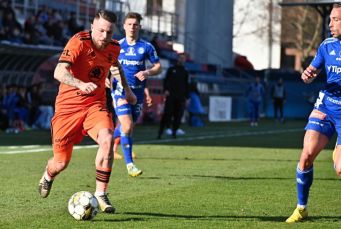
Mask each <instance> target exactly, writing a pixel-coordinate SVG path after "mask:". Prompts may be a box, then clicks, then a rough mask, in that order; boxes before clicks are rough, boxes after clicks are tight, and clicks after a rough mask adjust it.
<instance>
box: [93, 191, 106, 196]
mask: <svg viewBox="0 0 341 229" xmlns="http://www.w3.org/2000/svg"><path fill="white" fill-rule="evenodd" d="M104 194H105V192H103V191H102V192H99V191H96V192H95V196H103V195H104Z"/></svg>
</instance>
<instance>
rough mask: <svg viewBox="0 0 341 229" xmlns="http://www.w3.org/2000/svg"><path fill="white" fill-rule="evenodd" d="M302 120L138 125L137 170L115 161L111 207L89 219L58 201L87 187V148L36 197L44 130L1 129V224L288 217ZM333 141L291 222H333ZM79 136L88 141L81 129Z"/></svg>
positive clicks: (250, 222)
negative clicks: (162, 128) (300, 214)
mask: <svg viewBox="0 0 341 229" xmlns="http://www.w3.org/2000/svg"><path fill="white" fill-rule="evenodd" d="M304 125H305V120H290V121H288V122H287V123H286V124H285V125H282V124H274V123H273V121H271V120H264V121H262V122H261V125H260V126H259V127H257V128H251V127H249V125H248V123H246V122H238V123H237V122H236V123H214V124H207V125H206V126H205V127H204V128H190V127H186V126H184V129H185V131H186V135H184V136H180V137H178V139H176V140H173V139H171V138H170V137H167V136H164V138H163V140H161V141H157V140H155V137H156V133H157V126H153V125H151V126H138V127H137V129H136V132H135V139H136V140H135V142H136V145H135V148H134V151H135V152H136V153H137V155H138V159H137V160H136V164H137V166H138V167H139V168H141V169H142V170H143V171H144V173H143V175H142V176H141V177H138V178H130V177H128V175H127V172H126V169H125V165H124V162H123V161H116V162H115V166H114V168H113V173H112V176H111V180H110V186H109V193H110V194H109V197H110V199H111V201H112V203H113V204H114V206H115V207H116V208H117V213H116V214H114V215H108V214H103V213H100V214H98V215H97V216H96V217H95V218H94V220H93V221H88V222H78V221H76V220H74V219H73V218H72V217H71V216H70V215H69V214H68V212H67V201H68V199H69V197H70V196H71V195H72V194H73V193H75V192H77V191H81V190H84V191H90V192H93V191H94V189H95V168H94V159H95V152H96V148H82V149H77V150H75V151H74V155H73V158H72V161H71V163H70V165H69V167H68V169H67V170H65V171H64V172H63V173H61V174H60V175H59V176H58V177H57V179H56V181H55V182H54V184H53V188H52V191H51V194H50V196H49V197H48V198H47V199H42V198H40V197H39V195H38V192H37V185H38V182H39V179H40V177H41V175H42V172H43V169H44V166H45V163H46V160H47V159H48V158H49V157H50V156H51V155H52V151H51V150H49V147H50V145H49V144H50V139H49V138H50V136H49V132H44V131H27V132H24V133H22V134H18V135H15V134H4V133H3V132H2V133H0V146H1V147H0V161H1V163H0V171H1V176H0V184H1V185H0V194H1V201H0V209H1V211H0V219H1V220H0V228H90V227H91V228H289V227H292V226H289V225H287V224H286V223H284V221H285V219H286V218H287V217H288V216H289V215H290V214H291V213H292V211H293V210H294V208H295V204H296V188H295V185H296V184H295V168H296V164H297V161H298V158H299V154H300V151H301V146H302V138H303V134H304V131H303V128H304ZM214 136H216V137H214ZM334 142H335V139H333V141H331V143H330V145H329V146H328V148H327V149H326V150H324V151H323V152H322V153H321V154H320V156H319V157H318V159H317V160H316V162H315V164H314V166H315V168H314V169H315V174H314V176H315V180H314V184H313V186H312V189H311V193H310V199H309V215H310V216H309V220H308V221H306V222H304V223H299V224H298V225H293V227H295V228H296V227H298V228H340V227H341V208H340V207H339V206H340V189H341V183H340V181H339V179H338V178H337V177H336V175H335V172H334V170H333V164H332V159H331V152H332V148H333V144H334ZM27 144H29V145H40V146H31V147H24V145H27ZM86 144H93V142H92V141H91V140H89V139H85V140H84V142H83V145H86ZM14 145H17V147H10V146H14ZM44 148H47V150H46V151H44V152H32V153H24V154H4V153H9V152H13V151H16V152H20V151H21V152H23V151H28V150H32V151H34V150H37V151H38V150H39V149H44Z"/></svg>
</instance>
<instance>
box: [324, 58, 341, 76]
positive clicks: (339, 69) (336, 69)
mask: <svg viewBox="0 0 341 229" xmlns="http://www.w3.org/2000/svg"><path fill="white" fill-rule="evenodd" d="M336 59H339V60H341V58H336ZM327 70H328V72H332V73H336V74H339V73H341V67H339V66H335V65H329V66H327Z"/></svg>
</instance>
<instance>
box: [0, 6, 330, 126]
mask: <svg viewBox="0 0 341 229" xmlns="http://www.w3.org/2000/svg"><path fill="white" fill-rule="evenodd" d="M334 2H335V1H323V0H322V1H313V0H311V1H308V0H306V1H304V0H302V1H294V0H292V1H285V0H283V1H279V0H249V1H243V0H191V1H190V0H138V1H137V0H49V1H43V0H0V3H1V4H0V83H1V93H0V96H1V97H0V98H1V100H0V101H1V114H0V115H1V116H0V120H1V123H0V128H1V129H2V130H11V128H12V127H13V121H14V120H17V119H18V120H19V123H16V122H14V124H15V128H17V129H19V130H20V131H23V130H25V129H31V128H34V129H36V128H38V129H49V120H50V118H51V116H52V115H53V107H54V99H55V96H56V93H57V90H58V82H57V81H56V80H54V79H53V71H54V67H55V65H56V63H57V60H58V58H59V55H60V53H61V51H62V49H63V47H64V45H65V44H66V42H67V41H68V39H69V38H70V37H71V36H72V35H73V34H75V33H77V32H78V31H81V30H89V29H90V24H91V20H92V18H93V16H94V14H95V12H96V11H97V10H98V9H99V8H105V9H109V10H112V11H115V12H116V13H117V15H118V18H119V20H118V23H117V31H116V32H115V35H114V39H121V38H123V36H124V34H123V29H122V22H123V18H124V15H125V14H126V13H127V12H129V11H135V12H138V13H140V14H141V15H142V16H143V21H142V32H141V37H142V38H143V39H145V40H148V41H150V42H151V43H152V44H153V45H154V46H155V48H156V50H157V52H158V54H159V56H160V58H161V63H162V65H163V69H164V72H163V73H161V74H160V75H158V76H155V77H151V78H149V79H148V83H147V84H148V87H149V89H150V92H151V96H152V98H153V105H152V106H151V107H147V106H145V108H144V112H143V115H142V117H141V118H140V120H139V122H140V123H157V122H159V120H160V115H161V112H162V111H163V92H162V79H163V78H164V74H165V71H166V70H167V68H168V67H169V66H171V65H172V64H173V62H174V61H175V60H176V59H177V55H178V54H179V53H185V54H186V56H187V61H186V64H185V66H186V68H187V70H188V71H189V72H190V76H191V82H193V83H194V84H195V85H196V86H197V89H198V92H199V93H200V99H201V102H202V105H203V108H204V112H203V113H202V114H201V118H202V119H204V120H207V121H210V122H215V121H235V120H247V119H248V110H247V102H246V101H247V97H246V96H245V91H246V90H247V88H248V86H249V84H250V83H251V82H253V81H254V78H255V76H259V77H260V78H261V83H262V84H263V86H264V88H265V93H264V95H263V100H262V104H261V109H260V113H261V117H262V118H272V117H273V105H272V96H271V88H272V86H273V85H274V84H275V83H276V82H277V80H278V79H279V78H282V79H283V82H284V85H285V87H286V91H287V97H286V102H285V110H284V115H285V117H286V118H304V117H306V116H307V115H308V114H309V112H310V111H311V108H312V105H313V103H314V102H315V98H316V96H317V93H318V90H319V89H321V87H322V85H323V82H324V80H325V78H324V74H322V75H321V76H320V77H319V78H318V79H317V81H316V82H314V83H313V84H311V85H305V84H303V83H302V82H301V81H300V71H301V70H302V69H304V68H305V67H306V66H307V65H308V64H309V63H310V61H311V60H312V58H313V57H314V55H315V52H316V49H317V47H318V45H319V43H320V42H321V41H322V40H323V39H325V38H326V37H328V35H329V31H328V23H329V21H328V17H329V12H330V9H331V7H332V4H333V3H334ZM9 116H10V117H11V118H9ZM183 119H184V121H185V120H186V114H185V117H184V118H183ZM9 128H10V129H9Z"/></svg>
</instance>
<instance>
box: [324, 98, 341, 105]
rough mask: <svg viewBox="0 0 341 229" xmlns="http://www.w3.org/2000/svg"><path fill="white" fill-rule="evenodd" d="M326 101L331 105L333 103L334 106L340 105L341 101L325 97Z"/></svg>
mask: <svg viewBox="0 0 341 229" xmlns="http://www.w3.org/2000/svg"><path fill="white" fill-rule="evenodd" d="M327 100H328V101H329V102H331V103H334V104H336V105H341V101H340V100H337V99H333V98H331V97H329V96H328V97H327Z"/></svg>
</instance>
